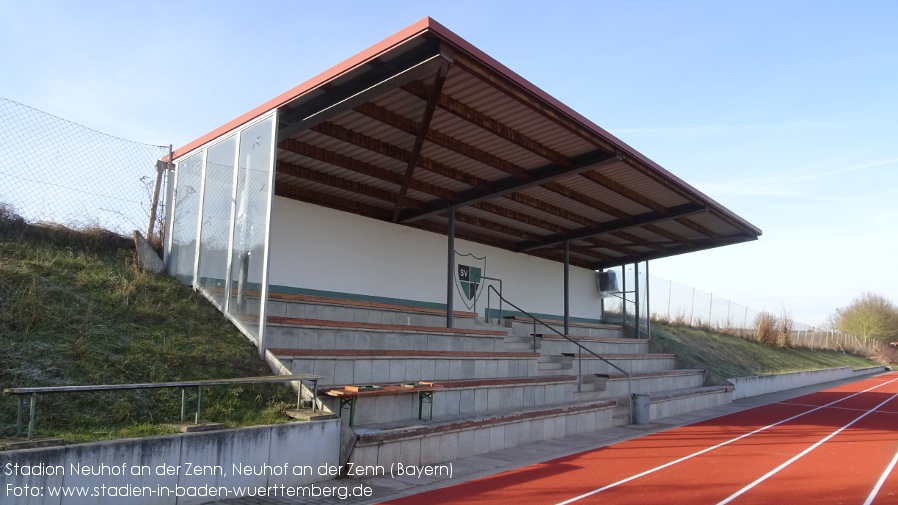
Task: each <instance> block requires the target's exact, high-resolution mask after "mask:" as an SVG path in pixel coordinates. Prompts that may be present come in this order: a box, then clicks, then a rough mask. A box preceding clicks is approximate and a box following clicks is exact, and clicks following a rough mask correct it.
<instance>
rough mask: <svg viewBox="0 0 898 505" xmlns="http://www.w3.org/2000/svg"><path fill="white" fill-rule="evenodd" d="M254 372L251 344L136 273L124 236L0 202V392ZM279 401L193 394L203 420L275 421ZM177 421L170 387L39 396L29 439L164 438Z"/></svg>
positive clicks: (186, 294)
mask: <svg viewBox="0 0 898 505" xmlns="http://www.w3.org/2000/svg"><path fill="white" fill-rule="evenodd" d="M258 375H271V370H270V369H269V368H268V366H267V365H266V364H265V363H264V362H262V361H261V360H260V359H259V358H258V354H257V351H256V348H255V347H254V346H253V344H252V343H251V342H250V341H249V340H247V339H246V338H245V337H244V336H242V335H241V334H240V333H238V332H237V330H236V329H235V328H234V327H233V326H232V325H231V324H230V323H228V322H227V321H226V320H225V319H224V318H223V317H222V315H221V314H220V313H219V312H218V311H217V310H215V309H214V308H213V307H212V306H211V305H210V304H209V303H207V302H206V301H205V300H204V299H202V298H201V297H200V296H198V295H196V294H194V293H193V292H192V291H191V290H190V289H188V288H186V287H184V286H182V285H181V284H180V283H179V282H178V281H176V280H175V279H173V278H171V277H168V276H166V275H154V274H149V273H146V272H143V271H142V270H140V269H139V268H137V266H136V264H135V254H134V249H133V244H132V242H131V241H130V240H129V239H125V238H122V237H120V236H117V235H113V234H110V233H109V232H105V231H103V230H98V229H88V230H82V231H73V230H69V229H66V228H62V227H57V226H34V225H29V224H28V223H25V222H24V221H22V220H21V219H19V218H18V217H17V216H15V215H14V214H12V213H11V212H9V210H8V209H6V208H4V207H3V206H2V205H0V387H2V388H7V387H28V386H61V385H75V384H115V383H137V382H164V381H176V380H193V379H219V378H227V377H247V376H258ZM188 401H189V402H190V400H188ZM291 402H295V395H294V394H293V393H292V392H291V390H290V389H289V388H288V387H287V386H286V385H279V384H271V385H256V386H254V385H245V386H240V387H236V386H235V387H211V388H204V390H203V419H204V420H209V421H216V422H222V423H224V424H225V425H227V426H245V425H254V424H268V423H277V422H285V421H286V420H288V418H287V417H286V416H285V414H284V410H285V409H286V408H290V403H291ZM189 405H190V406H191V407H192V404H190V403H189ZM191 412H192V411H191ZM179 418H180V391H179V390H177V389H166V390H140V391H131V392H97V393H87V394H55V395H41V396H39V397H38V408H37V431H36V435H39V436H58V437H63V438H65V439H66V440H68V441H71V442H84V441H89V440H98V439H112V438H122V437H132V436H143V435H151V434H159V433H170V432H171V429H170V428H168V427H166V426H164V423H167V422H174V421H177V420H179ZM15 423H16V400H15V399H14V398H13V397H2V398H0V438H2V437H3V436H11V435H13V434H14V433H15Z"/></svg>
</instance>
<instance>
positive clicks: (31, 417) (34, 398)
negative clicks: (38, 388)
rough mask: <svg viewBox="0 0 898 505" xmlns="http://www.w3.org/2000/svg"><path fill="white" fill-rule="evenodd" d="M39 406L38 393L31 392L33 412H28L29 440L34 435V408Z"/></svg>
mask: <svg viewBox="0 0 898 505" xmlns="http://www.w3.org/2000/svg"><path fill="white" fill-rule="evenodd" d="M36 408H37V393H31V412H29V413H28V440H31V438H32V437H33V436H34V409H36Z"/></svg>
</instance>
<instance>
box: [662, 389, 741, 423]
mask: <svg viewBox="0 0 898 505" xmlns="http://www.w3.org/2000/svg"><path fill="white" fill-rule="evenodd" d="M650 397H651V402H650V404H649V419H651V420H655V419H663V418H665V417H668V416H675V415H678V414H683V413H686V412H693V411H696V410H702V409H708V408H711V407H718V406H720V405H726V404H729V403H732V402H733V386H700V387H694V388H686V389H677V390H673V391H662V392H658V393H652V394H651V395H650Z"/></svg>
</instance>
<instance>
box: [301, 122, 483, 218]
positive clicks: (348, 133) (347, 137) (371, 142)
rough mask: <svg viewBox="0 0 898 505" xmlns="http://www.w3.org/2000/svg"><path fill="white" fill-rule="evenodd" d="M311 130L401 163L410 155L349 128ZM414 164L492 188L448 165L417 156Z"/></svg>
mask: <svg viewBox="0 0 898 505" xmlns="http://www.w3.org/2000/svg"><path fill="white" fill-rule="evenodd" d="M311 130H312V131H315V132H317V133H320V134H322V135H327V136H328V137H332V138H335V139H337V140H341V141H343V142H346V143H347V144H352V145H354V146H358V147H361V148H364V149H367V150H369V151H371V152H375V153H377V154H380V155H381V156H386V157H388V158H393V159H395V160H399V161H402V162H407V161H408V160H409V156H410V154H411V153H410V152H409V151H406V150H405V149H402V148H401V147H397V146H394V145H392V144H388V143H386V142H384V141H382V140H378V139H376V138H374V137H369V136H368V135H363V134H361V133H358V132H356V131H353V130H350V129H349V128H346V127H343V126H340V125H338V124H334V123H330V122H324V123H321V124H319V125H316V126H313V127H312V128H311ZM416 164H417V166H419V167H421V168H423V169H424V170H428V171H430V172H433V173H435V174H438V175H441V176H443V177H446V178H447V179H452V180H454V181H458V182H461V183H463V184H466V185H468V186H471V187H475V188H480V189H484V190H489V189H490V188H491V187H492V185H491V184H490V182H489V181H487V180H486V179H482V178H480V177H477V176H475V175H471V174H469V173H466V172H463V171H461V170H458V169H455V168H452V167H450V166H448V165H445V164H443V163H440V162H438V161H434V160H432V159H430V158H427V157H426V156H419V157H418V159H417V160H416ZM444 210H445V209H444Z"/></svg>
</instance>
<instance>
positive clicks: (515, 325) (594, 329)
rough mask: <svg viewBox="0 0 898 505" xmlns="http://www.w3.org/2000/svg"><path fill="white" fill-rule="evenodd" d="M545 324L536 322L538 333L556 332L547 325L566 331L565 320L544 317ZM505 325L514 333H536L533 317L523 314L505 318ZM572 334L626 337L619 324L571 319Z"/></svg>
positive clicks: (570, 332)
mask: <svg viewBox="0 0 898 505" xmlns="http://www.w3.org/2000/svg"><path fill="white" fill-rule="evenodd" d="M540 319H541V320H542V322H543V323H545V325H544V324H540V323H539V322H537V323H536V333H544V334H549V333H554V332H552V331H551V330H547V329H546V325H548V326H549V327H550V328H553V329H555V330H556V331H558V332H561V333H563V332H564V321H559V320H556V319H542V318H540ZM505 326H506V327H507V328H510V329H511V333H512V334H513V335H530V334H532V333H534V331H533V330H534V328H533V319H530V318H529V317H521V316H508V317H506V318H505ZM568 334H569V335H570V336H580V337H599V338H624V337H625V332H624V327H623V326H621V325H618V324H601V323H585V322H579V321H571V323H570V328H569V331H568Z"/></svg>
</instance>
